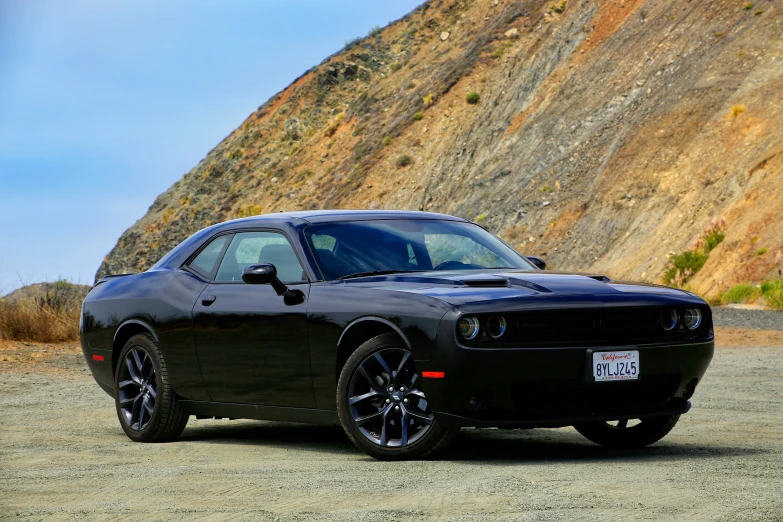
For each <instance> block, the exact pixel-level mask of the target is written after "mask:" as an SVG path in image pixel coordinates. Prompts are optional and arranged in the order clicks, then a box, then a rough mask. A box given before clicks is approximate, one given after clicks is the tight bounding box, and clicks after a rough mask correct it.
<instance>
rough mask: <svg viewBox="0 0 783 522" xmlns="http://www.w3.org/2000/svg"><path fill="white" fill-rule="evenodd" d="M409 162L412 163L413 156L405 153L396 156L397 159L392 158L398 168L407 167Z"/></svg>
mask: <svg viewBox="0 0 783 522" xmlns="http://www.w3.org/2000/svg"><path fill="white" fill-rule="evenodd" d="M411 163H413V158H411V157H410V156H409V155H407V154H400V155H399V156H397V159H396V160H394V164H395V165H397V166H398V167H400V168H401V167H407V166H408V165H410V164H411Z"/></svg>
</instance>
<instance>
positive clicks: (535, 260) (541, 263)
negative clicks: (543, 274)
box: [525, 256, 546, 270]
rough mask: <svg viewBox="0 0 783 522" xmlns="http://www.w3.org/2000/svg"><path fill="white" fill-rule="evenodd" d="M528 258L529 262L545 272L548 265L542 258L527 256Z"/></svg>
mask: <svg viewBox="0 0 783 522" xmlns="http://www.w3.org/2000/svg"><path fill="white" fill-rule="evenodd" d="M525 257H527V260H528V261H530V262H531V263H533V264H534V265H535V266H536V268H538V269H539V270H544V269H545V268H546V263H544V260H543V259H541V258H540V257H533V256H525Z"/></svg>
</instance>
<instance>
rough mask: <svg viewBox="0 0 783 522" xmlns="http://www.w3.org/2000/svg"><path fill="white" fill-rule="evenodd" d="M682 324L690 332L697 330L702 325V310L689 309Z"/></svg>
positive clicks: (683, 317)
mask: <svg viewBox="0 0 783 522" xmlns="http://www.w3.org/2000/svg"><path fill="white" fill-rule="evenodd" d="M682 324H684V325H685V328H687V329H688V330H695V329H696V328H698V327H699V325H701V310H697V309H696V308H688V309H686V310H685V314H683V316H682Z"/></svg>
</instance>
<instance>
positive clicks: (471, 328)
mask: <svg viewBox="0 0 783 522" xmlns="http://www.w3.org/2000/svg"><path fill="white" fill-rule="evenodd" d="M457 328H459V334H460V335H461V336H462V337H464V338H465V339H468V340H470V339H475V338H476V337H478V334H479V330H480V327H479V320H478V319H476V318H475V317H463V318H462V319H460V320H459V322H458V323H457Z"/></svg>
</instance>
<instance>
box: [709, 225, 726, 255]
mask: <svg viewBox="0 0 783 522" xmlns="http://www.w3.org/2000/svg"><path fill="white" fill-rule="evenodd" d="M724 239H726V234H724V233H723V230H720V229H717V228H716V229H712V230H710V231H709V232H707V234H706V235H705V236H704V253H705V254H709V253H710V252H712V251H713V250H715V247H716V246H718V245H720V244H721V243H722V242H723V240H724Z"/></svg>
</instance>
